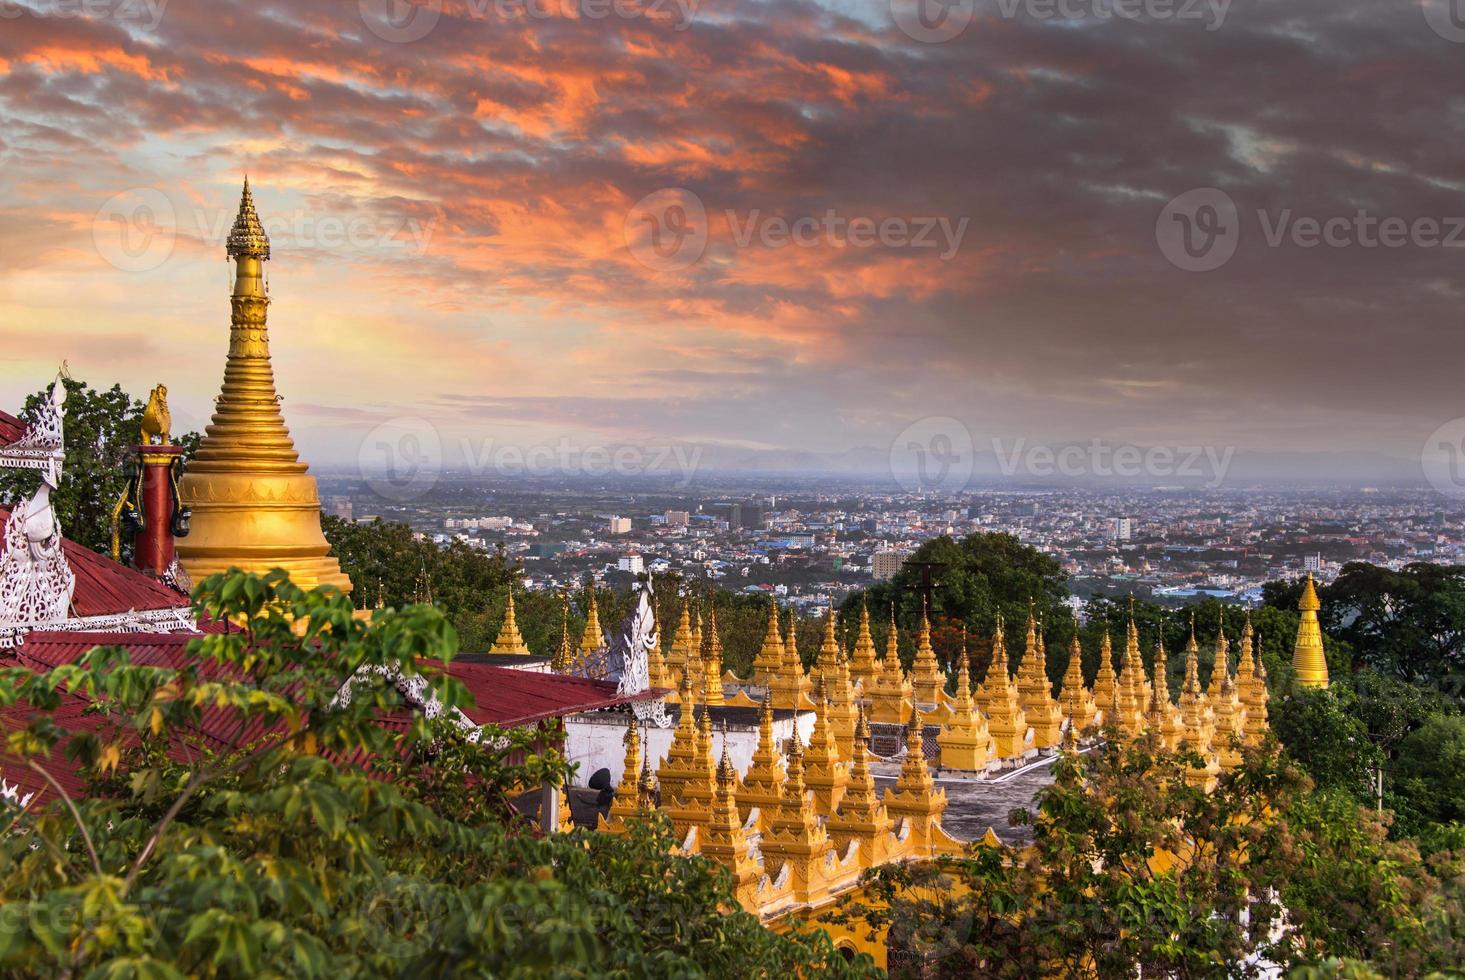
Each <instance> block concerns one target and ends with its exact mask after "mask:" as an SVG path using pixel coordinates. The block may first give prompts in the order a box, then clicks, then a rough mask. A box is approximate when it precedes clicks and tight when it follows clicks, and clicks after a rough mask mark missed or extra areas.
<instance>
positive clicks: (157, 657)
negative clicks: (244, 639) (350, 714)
mask: <svg viewBox="0 0 1465 980" xmlns="http://www.w3.org/2000/svg"><path fill="white" fill-rule="evenodd" d="M192 639H193V634H189V633H103V632H93V633H67V632H63V631H59V630H37V631H36V632H33V633H29V634H27V635H26V637H25V640H24V642H22V643H21V645H20V646H18V647H16V648H15V650H13V651H12V652H11V653H10V655H9V658H8V659H12V660H14V661H15V662H16V663H17V664H19V665H21V666H25V667H29V668H31V669H32V670H50V669H51V668H52V667H57V666H59V665H61V664H69V663H75V662H76V661H77V660H78V659H80V657H81V655H82V654H84V653H86V652H87V651H88V650H91V649H92V648H93V647H99V646H120V647H125V648H126V649H127V650H128V651H129V652H130V653H131V654H132V662H133V663H135V664H139V665H142V666H148V667H181V666H183V665H184V664H186V663H188V661H189V654H188V644H189V641H190V640H192ZM429 663H430V664H431V665H432V666H434V667H438V668H441V667H442V663H441V662H439V661H429ZM448 675H449V676H450V677H453V678H455V679H457V680H458V681H460V682H461V683H462V684H463V686H464V687H466V688H467V689H468V691H469V693H471V694H472V695H473V698H474V701H475V702H476V703H475V704H474V706H473V707H471V708H468V709H467V710H466V711H465V712H464V713H465V714H467V715H468V717H469V718H471V719H473V721H474V723H475V724H479V725H498V726H499V727H500V728H513V727H516V726H519V725H527V724H530V723H532V722H536V721H542V720H544V719H546V718H555V717H559V716H561V715H569V714H578V713H579V712H582V711H594V710H596V709H597V708H608V707H611V706H612V705H617V704H625V703H627V702H630V701H637V700H643V699H646V698H650V697H655V696H657V695H656V694H655V693H653V692H649V691H648V692H646V693H643V694H638V695H632V696H629V697H628V696H625V695H621V694H618V693H616V686H615V685H614V684H612V683H610V682H609V681H595V680H587V679H585V678H582V677H562V676H560V675H558V674H539V673H532V672H530V671H524V670H513V669H511V668H508V667H489V666H487V665H485V664H464V663H457V662H453V663H452V664H451V665H450V666H449V667H448Z"/></svg>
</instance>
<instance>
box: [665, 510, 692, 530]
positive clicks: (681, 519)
mask: <svg viewBox="0 0 1465 980" xmlns="http://www.w3.org/2000/svg"><path fill="white" fill-rule="evenodd" d="M666 523H668V524H670V525H672V526H673V527H686V526H687V525H688V524H690V523H692V515H691V514H689V513H687V512H686V511H684V510H669V511H667V512H666Z"/></svg>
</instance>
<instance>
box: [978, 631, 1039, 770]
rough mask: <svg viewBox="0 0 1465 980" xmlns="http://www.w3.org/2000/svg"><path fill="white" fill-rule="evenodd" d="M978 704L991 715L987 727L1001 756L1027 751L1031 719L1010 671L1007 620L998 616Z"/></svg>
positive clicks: (1002, 757) (1011, 756) (999, 756)
mask: <svg viewBox="0 0 1465 980" xmlns="http://www.w3.org/2000/svg"><path fill="white" fill-rule="evenodd" d="M977 700H978V703H979V704H981V705H982V706H983V708H984V711H985V713H986V715H987V730H988V731H989V732H991V734H992V742H993V743H994V745H995V746H996V756H997V758H999V759H1013V758H1018V757H1020V756H1022V755H1024V754H1026V752H1027V748H1028V746H1027V737H1028V722H1027V718H1026V717H1025V716H1024V715H1023V712H1022V705H1021V703H1020V701H1019V699H1018V695H1017V688H1016V687H1014V686H1013V684H1012V678H1011V677H1010V676H1008V673H1007V641H1006V640H1005V639H1003V621H1002V616H1001V614H1000V613H999V614H998V616H997V632H996V634H995V635H993V637H992V663H991V664H990V665H989V666H988V667H987V676H986V677H984V678H982V686H981V690H980V697H979V698H978V699H977Z"/></svg>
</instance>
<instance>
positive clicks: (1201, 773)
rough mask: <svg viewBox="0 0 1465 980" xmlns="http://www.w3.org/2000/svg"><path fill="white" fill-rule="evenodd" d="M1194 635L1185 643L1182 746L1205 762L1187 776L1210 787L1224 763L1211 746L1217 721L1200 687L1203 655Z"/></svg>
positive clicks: (1188, 778) (1192, 782)
mask: <svg viewBox="0 0 1465 980" xmlns="http://www.w3.org/2000/svg"><path fill="white" fill-rule="evenodd" d="M1194 641H1195V636H1194V634H1192V635H1191V642H1189V643H1187V644H1186V645H1185V683H1184V685H1183V686H1182V687H1181V690H1180V718H1181V721H1182V723H1183V724H1184V726H1185V736H1184V740H1183V742H1182V748H1185V749H1186V750H1188V751H1191V752H1194V753H1196V754H1197V755H1199V756H1200V757H1201V759H1202V760H1203V762H1204V765H1203V766H1202V767H1201V768H1198V769H1191V770H1190V771H1188V772H1187V773H1186V777H1185V778H1186V779H1187V780H1188V781H1189V782H1190V783H1191V784H1192V785H1194V786H1198V787H1201V788H1203V789H1209V788H1210V787H1211V785H1212V784H1213V783H1214V781H1215V778H1216V773H1218V772H1219V771H1220V764H1219V762H1218V760H1217V759H1216V753H1215V751H1214V750H1213V748H1212V746H1211V737H1212V733H1213V732H1214V731H1215V720H1214V717H1213V716H1212V714H1211V708H1210V705H1208V704H1207V703H1206V695H1205V692H1204V691H1202V690H1201V686H1200V658H1199V656H1198V654H1199V652H1200V651H1199V648H1198V647H1197V645H1196V643H1195V642H1194Z"/></svg>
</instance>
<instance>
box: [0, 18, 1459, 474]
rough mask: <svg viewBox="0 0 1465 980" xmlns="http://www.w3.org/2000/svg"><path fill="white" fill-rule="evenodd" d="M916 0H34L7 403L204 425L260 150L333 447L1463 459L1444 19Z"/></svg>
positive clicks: (13, 195) (731, 464) (995, 470)
mask: <svg viewBox="0 0 1465 980" xmlns="http://www.w3.org/2000/svg"><path fill="white" fill-rule="evenodd" d="M928 2H930V0H893V2H892V3H890V4H886V3H875V2H869V3H848V4H845V3H834V2H832V0H831V2H828V3H823V4H820V3H814V2H803V0H771V2H767V3H758V4H752V3H737V2H724V3H717V2H710V0H709V2H703V3H692V2H690V0H686V2H683V3H673V2H671V0H646V2H644V3H639V4H629V5H626V6H625V7H624V9H623V10H622V12H621V13H614V14H610V15H607V16H594V15H593V14H591V13H589V12H587V11H588V9H589V8H584V7H583V6H577V5H576V4H575V3H570V4H568V5H553V4H552V5H543V6H541V5H535V4H530V6H529V7H528V8H527V10H528V12H527V13H526V12H524V11H522V10H521V11H520V12H519V13H517V14H515V13H514V12H513V11H510V10H506V9H504V8H503V5H501V4H500V5H495V4H492V3H488V2H467V0H463V2H460V0H450V2H447V3H446V4H444V3H442V2H440V0H423V3H421V4H419V5H418V6H417V7H394V6H392V5H391V4H390V3H389V2H388V0H360V2H357V0H350V2H343V3H336V4H329V5H320V6H316V5H312V6H310V7H307V8H301V7H299V6H298V5H294V4H287V3H284V2H283V0H275V2H264V3H250V4H246V3H242V2H219V3H211V4H208V5H204V4H198V3H189V2H184V0H173V2H171V3H169V2H164V0H156V2H153V3H140V2H127V3H124V2H122V0H116V2H115V3H113V2H110V0H98V2H97V3H96V4H95V5H94V6H91V7H88V9H89V10H94V12H95V14H96V15H95V16H77V15H76V13H77V11H75V10H72V9H71V8H70V7H65V6H64V5H62V4H59V3H58V0H25V2H23V3H21V4H19V5H11V7H9V8H7V10H6V11H5V12H4V16H5V19H4V31H3V33H0V116H3V119H4V122H5V130H4V131H5V137H4V140H3V142H0V214H3V215H4V216H5V220H4V221H3V223H0V248H3V250H4V254H5V255H6V257H7V261H6V262H5V263H4V264H3V266H0V295H3V296H4V297H5V307H6V312H7V314H8V315H7V316H6V318H5V320H6V323H5V328H4V329H5V337H6V339H7V340H8V341H9V343H8V344H7V358H6V362H5V365H4V367H3V369H0V408H5V409H7V410H9V411H18V410H19V407H20V405H21V402H22V401H23V399H24V397H25V395H26V394H28V393H30V392H33V391H35V390H37V389H38V388H40V387H41V386H42V385H43V384H45V383H46V382H47V381H48V380H49V378H50V377H51V376H52V375H53V374H54V372H55V370H56V366H57V365H58V364H59V363H60V362H61V361H62V360H63V359H64V360H67V361H68V362H69V364H70V367H71V371H72V373H73V375H74V376H76V377H78V378H81V379H84V380H87V381H89V382H90V383H92V384H94V385H98V386H106V385H110V384H111V383H113V382H114V381H116V382H120V383H121V384H122V385H123V386H124V388H126V389H127V390H128V391H129V392H130V393H132V394H133V395H134V396H139V397H141V396H145V395H146V392H147V391H148V389H149V388H151V387H152V386H153V385H154V384H156V383H159V382H163V383H166V384H167V385H168V387H169V391H170V401H171V404H172V410H173V416H174V423H175V429H176V430H178V431H186V430H188V429H194V428H197V429H201V428H202V427H203V426H204V425H205V424H206V423H207V416H208V412H209V410H210V408H209V406H210V403H211V399H212V398H213V396H214V394H215V393H216V392H217V390H218V386H219V382H220V378H221V375H222V370H223V363H224V352H225V347H226V344H227V336H228V317H229V304H228V295H227V293H228V271H227V266H226V264H225V262H224V256H223V245H222V239H223V235H224V233H225V232H226V231H227V228H228V226H229V223H230V221H231V220H232V218H233V214H234V212H235V210H236V208H237V205H238V197H239V185H240V182H241V178H242V176H243V174H244V173H246V172H247V173H248V174H249V175H250V177H251V181H252V184H253V187H254V194H255V199H256V201H257V203H258V205H259V209H260V213H261V216H262V217H263V219H264V221H265V224H266V227H267V229H268V230H269V231H270V233H271V236H272V239H273V245H274V258H273V261H272V262H271V263H270V269H269V272H270V277H271V289H272V299H273V303H272V307H271V310H270V324H271V342H272V345H273V353H274V363H275V369H276V375H277V379H278V386H279V390H280V392H281V394H282V396H283V397H284V411H285V415H286V419H287V421H288V423H289V424H290V426H291V429H292V432H293V433H294V435H295V437H296V440H297V444H298V445H299V447H300V449H301V452H302V454H303V456H304V457H305V458H306V459H307V461H309V462H310V463H311V464H312V465H313V466H315V467H316V468H317V469H319V470H321V471H323V472H324V471H327V470H334V469H338V468H340V467H343V466H345V467H350V466H353V465H354V466H357V467H361V468H364V469H366V470H368V471H370V470H371V469H372V468H373V467H380V466H390V465H392V458H394V457H396V456H406V455H409V454H410V452H412V451H417V450H421V449H422V444H421V443H420V442H418V443H416V444H415V445H416V449H415V450H414V448H413V447H414V444H413V443H412V442H411V439H415V438H417V437H418V436H419V435H420V433H421V432H422V431H423V425H422V423H425V425H426V427H427V429H430V430H431V437H432V438H435V439H436V440H437V450H438V456H437V458H436V463H435V465H437V466H439V467H443V466H448V467H452V466H453V465H454V453H455V452H456V451H457V450H456V447H459V446H461V445H463V444H464V443H465V441H466V444H467V446H468V449H469V453H468V455H471V454H473V453H479V454H480V455H481V454H482V453H483V452H484V449H483V447H484V445H485V443H486V442H487V443H491V447H490V449H489V450H488V451H489V452H492V451H494V449H493V447H497V448H498V449H502V448H503V447H505V446H518V447H520V448H521V449H522V450H524V451H530V450H536V449H538V450H540V451H545V450H547V451H550V452H552V453H553V452H557V451H558V448H557V447H560V446H563V445H565V444H566V443H568V444H569V445H570V446H571V447H572V448H573V449H574V450H575V451H577V452H582V453H583V452H584V451H585V450H587V449H595V450H597V451H599V450H607V451H608V450H614V449H615V448H617V447H623V446H632V447H640V448H641V449H642V450H643V451H646V452H655V451H659V450H661V449H664V448H669V447H674V446H684V447H693V448H700V451H701V454H702V457H701V460H702V461H701V462H700V463H699V465H705V466H715V467H724V468H732V469H739V468H741V469H744V470H748V471H754V472H758V471H763V470H765V469H772V468H778V467H789V468H790V471H794V470H800V469H802V470H807V471H808V472H811V473H819V472H828V473H839V472H845V471H850V472H854V471H858V472H861V473H866V472H868V473H879V472H882V471H883V472H887V473H893V474H894V477H895V482H897V483H901V482H903V479H904V477H903V476H902V475H903V474H911V473H919V472H921V471H922V467H925V468H926V469H925V472H926V473H927V475H928V476H929V475H931V474H933V473H936V472H937V470H936V469H933V467H937V468H938V469H939V468H940V467H941V466H942V465H945V467H946V469H945V470H942V471H941V474H940V476H939V478H938V479H937V481H936V482H937V483H942V482H944V481H946V480H948V478H951V479H955V477H952V476H951V472H952V470H951V467H953V466H954V467H955V472H956V474H957V475H958V476H960V475H961V473H962V471H963V469H964V468H968V467H969V470H970V472H969V473H967V478H968V479H979V478H981V477H982V476H983V475H984V474H985V475H989V476H995V477H997V478H999V479H1004V480H1005V479H1017V480H1021V479H1033V480H1039V481H1041V480H1045V479H1052V480H1055V481H1056V482H1058V483H1064V482H1070V481H1083V480H1093V479H1100V480H1102V479H1107V477H1106V476H1105V475H1104V472H1103V470H1104V468H1105V466H1107V465H1109V464H1107V463H1105V462H1104V461H1103V459H1104V457H1106V456H1112V454H1113V453H1115V452H1120V451H1122V452H1124V453H1126V454H1128V453H1131V451H1133V452H1138V453H1139V454H1140V455H1141V457H1142V462H1141V463H1140V464H1139V465H1140V470H1139V472H1138V473H1136V474H1134V475H1132V476H1123V477H1121V479H1124V480H1134V481H1138V482H1140V483H1148V484H1164V483H1172V482H1178V483H1189V482H1191V481H1192V480H1198V481H1199V482H1200V483H1201V484H1205V483H1207V482H1209V481H1211V480H1214V479H1215V478H1216V477H1217V476H1218V475H1221V477H1222V482H1223V483H1226V482H1230V481H1232V480H1236V481H1243V482H1245V481H1252V480H1266V481H1279V482H1286V481H1290V480H1308V481H1318V482H1321V483H1329V482H1336V483H1338V484H1340V485H1344V484H1360V483H1361V484H1368V483H1375V482H1401V483H1409V482H1410V481H1411V480H1412V481H1413V482H1415V483H1421V484H1423V483H1424V482H1425V480H1426V477H1427V478H1428V482H1429V483H1430V484H1431V485H1434V486H1436V487H1437V488H1441V490H1442V493H1444V494H1446V495H1447V496H1453V497H1457V498H1458V497H1459V496H1461V495H1465V474H1462V473H1461V472H1460V471H1461V469H1462V467H1461V461H1462V460H1465V404H1462V400H1461V398H1460V396H1459V395H1458V394H1457V378H1456V375H1457V370H1456V366H1457V365H1458V364H1459V363H1460V362H1461V359H1462V355H1465V339H1462V333H1461V331H1460V330H1459V328H1458V325H1457V324H1458V320H1459V312H1458V311H1459V309H1460V304H1461V299H1462V289H1461V277H1460V274H1459V262H1458V258H1459V256H1460V255H1461V254H1462V253H1461V252H1460V251H1459V249H1460V248H1465V202H1462V201H1461V195H1460V192H1461V190H1462V189H1465V172H1462V167H1465V164H1462V163H1461V161H1460V159H1459V155H1458V154H1457V153H1455V152H1453V151H1454V146H1455V144H1456V143H1457V142H1458V137H1459V136H1460V135H1461V131H1462V129H1465V117H1462V116H1461V115H1460V113H1458V112H1457V111H1453V110H1452V108H1451V106H1452V101H1453V98H1454V93H1453V91H1452V90H1451V88H1450V87H1449V86H1445V85H1441V84H1439V83H1438V79H1441V78H1448V77H1451V75H1452V69H1457V68H1458V65H1459V64H1460V57H1461V55H1462V54H1465V46H1462V44H1465V29H1462V30H1460V31H1458V32H1456V31H1455V30H1454V29H1453V27H1452V23H1453V22H1450V21H1441V20H1440V17H1439V11H1438V10H1437V5H1433V4H1432V2H1425V3H1423V4H1420V3H1403V4H1394V5H1383V4H1378V3H1376V2H1371V0H1295V2H1291V3H1287V4H1280V3H1268V2H1261V0H1257V2H1247V0H1235V2H1234V3H1203V4H1195V5H1190V4H1175V5H1170V6H1169V7H1168V8H1166V9H1168V10H1170V13H1169V14H1166V13H1164V11H1163V10H1161V8H1160V7H1156V8H1155V10H1156V13H1155V14H1154V15H1153V16H1150V17H1147V18H1143V19H1129V18H1125V17H1116V16H1113V15H1112V12H1111V14H1110V15H1109V16H1105V15H1104V14H1103V11H1104V10H1105V9H1108V8H1107V7H1106V6H1105V5H1104V4H1102V3H1097V2H1096V3H1093V4H1079V3H1075V4H1070V5H1067V6H1066V7H1065V8H1064V9H1070V8H1071V11H1072V12H1073V15H1072V16H1056V15H1053V14H1052V11H1051V8H1052V7H1053V5H1052V4H1043V3H1037V2H1029V0H992V2H986V3H983V2H978V3H975V4H974V5H973V4H972V3H971V2H970V0H953V2H952V3H950V4H947V5H946V6H945V7H943V8H942V9H943V10H944V11H945V14H943V15H942V16H943V17H945V19H944V20H943V19H942V17H937V18H936V20H934V21H933V20H931V19H929V18H928V19H926V20H921V19H912V10H911V4H913V3H921V4H925V3H928ZM73 6H74V5H73ZM1182 8H1185V9H1188V10H1190V11H1191V13H1190V14H1182V13H1181V10H1182ZM516 9H517V8H516ZM617 9H618V10H621V9H622V8H617ZM67 11H70V14H69V15H68V14H67ZM1045 11H1046V13H1045ZM221 25H227V26H228V30H220V29H219V28H220V26H221ZM1457 34H1458V36H1457ZM1396 233H1397V234H1396ZM952 423H955V424H954V425H953V424H952ZM404 434H405V436H408V437H410V438H409V439H408V441H407V442H403V441H402V440H403V437H404ZM1074 446H1079V447H1087V448H1086V449H1085V450H1084V453H1086V455H1084V454H1080V455H1074V454H1073V453H1072V452H1069V454H1068V456H1067V457H1064V455H1063V454H1064V452H1065V451H1067V450H1069V447H1074ZM1192 449H1200V450H1201V451H1202V455H1201V457H1199V469H1198V471H1197V472H1196V473H1195V474H1194V475H1193V476H1187V475H1184V474H1177V473H1175V470H1176V469H1177V468H1180V467H1181V460H1182V459H1184V458H1185V457H1186V456H1187V455H1188V454H1189V452H1190V451H1191V450H1192ZM1156 451H1162V452H1168V453H1170V454H1171V457H1170V458H1169V459H1168V460H1165V459H1158V460H1157V458H1156V457H1155V456H1154V455H1153V452H1156ZM1045 453H1046V454H1048V455H1051V456H1052V457H1053V459H1052V460H1051V461H1048V460H1047V456H1045ZM1034 454H1036V455H1034ZM1207 454H1209V455H1207ZM1430 454H1433V456H1431V455H1430ZM458 455H459V457H460V458H462V457H463V456H464V454H462V453H459V454H458ZM389 457H392V458H389ZM1422 457H1424V459H1423V462H1422ZM1457 457H1458V458H1457ZM1065 458H1066V459H1067V460H1068V461H1069V463H1071V464H1072V465H1071V467H1070V468H1069V469H1065V468H1064V467H1065V466H1068V465H1069V464H1068V463H1065V462H1064V459H1065ZM1223 458H1224V459H1225V466H1224V467H1222V466H1221V465H1220V461H1221V460H1222V459H1223ZM942 460H945V464H943V463H942ZM1014 460H1015V462H1014ZM1111 461H1112V460H1111ZM1045 468H1046V469H1047V470H1048V471H1047V472H1040V471H1044V470H1045ZM1192 469H1194V467H1192ZM1070 470H1072V471H1071V472H1070ZM1426 471H1428V472H1426ZM1457 491H1458V492H1457Z"/></svg>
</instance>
